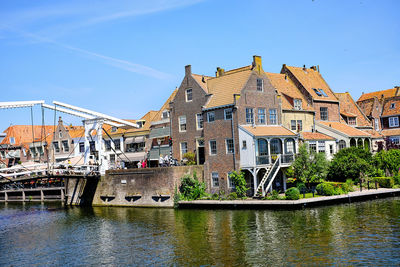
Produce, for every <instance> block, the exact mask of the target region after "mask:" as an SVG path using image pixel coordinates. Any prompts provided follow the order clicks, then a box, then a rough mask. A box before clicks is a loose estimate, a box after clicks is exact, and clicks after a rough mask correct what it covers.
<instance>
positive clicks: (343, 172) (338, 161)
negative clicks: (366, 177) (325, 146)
mask: <svg viewBox="0 0 400 267" xmlns="http://www.w3.org/2000/svg"><path fill="white" fill-rule="evenodd" d="M371 162H372V154H371V152H369V151H368V150H365V149H363V148H360V147H349V148H344V149H342V150H340V151H339V152H338V153H336V154H335V155H334V156H333V159H332V161H331V164H330V165H329V169H328V179H329V180H332V181H339V182H345V181H346V179H353V180H354V179H358V178H359V177H360V175H361V174H370V173H371V171H372V170H373V168H372V165H371Z"/></svg>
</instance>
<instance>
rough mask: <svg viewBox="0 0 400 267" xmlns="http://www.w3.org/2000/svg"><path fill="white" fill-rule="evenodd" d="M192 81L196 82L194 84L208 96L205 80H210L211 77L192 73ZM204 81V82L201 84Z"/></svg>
mask: <svg viewBox="0 0 400 267" xmlns="http://www.w3.org/2000/svg"><path fill="white" fill-rule="evenodd" d="M192 77H193V79H195V80H196V82H197V83H198V84H199V85H200V87H201V88H202V89H203V90H204V92H206V93H207V94H208V88H207V80H208V79H210V78H211V77H209V76H204V75H198V74H194V73H192ZM203 79H204V82H203Z"/></svg>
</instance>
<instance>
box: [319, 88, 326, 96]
mask: <svg viewBox="0 0 400 267" xmlns="http://www.w3.org/2000/svg"><path fill="white" fill-rule="evenodd" d="M319 91H320V92H321V94H322V95H323V96H325V97H328V95H327V94H326V93H325V91H324V90H323V89H319Z"/></svg>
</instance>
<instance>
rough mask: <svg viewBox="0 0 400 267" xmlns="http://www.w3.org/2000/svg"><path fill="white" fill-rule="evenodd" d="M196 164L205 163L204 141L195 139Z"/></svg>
mask: <svg viewBox="0 0 400 267" xmlns="http://www.w3.org/2000/svg"><path fill="white" fill-rule="evenodd" d="M196 156H197V164H199V165H203V164H204V161H205V156H204V139H197V155H196Z"/></svg>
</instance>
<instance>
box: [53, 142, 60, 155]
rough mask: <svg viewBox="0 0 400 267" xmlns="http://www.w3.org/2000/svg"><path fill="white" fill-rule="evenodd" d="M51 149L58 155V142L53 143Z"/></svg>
mask: <svg viewBox="0 0 400 267" xmlns="http://www.w3.org/2000/svg"><path fill="white" fill-rule="evenodd" d="M53 147H54V152H56V153H59V152H60V145H59V144H58V142H53Z"/></svg>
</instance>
